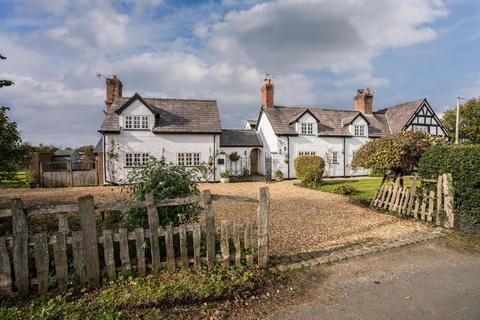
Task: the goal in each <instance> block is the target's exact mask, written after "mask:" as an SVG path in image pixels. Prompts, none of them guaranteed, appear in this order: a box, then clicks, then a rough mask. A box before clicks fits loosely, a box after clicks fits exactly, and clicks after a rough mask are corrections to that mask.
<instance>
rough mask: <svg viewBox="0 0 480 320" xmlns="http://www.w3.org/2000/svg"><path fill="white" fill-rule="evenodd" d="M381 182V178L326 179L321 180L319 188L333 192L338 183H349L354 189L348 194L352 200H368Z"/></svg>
mask: <svg viewBox="0 0 480 320" xmlns="http://www.w3.org/2000/svg"><path fill="white" fill-rule="evenodd" d="M381 182H382V178H372V179H358V180H352V179H342V180H327V181H324V182H323V183H324V184H323V185H322V186H321V187H320V190H322V191H327V192H331V193H333V190H334V189H335V188H336V187H338V186H340V185H350V186H352V187H353V188H354V189H355V192H354V193H353V194H352V195H351V196H350V197H351V198H352V200H365V201H369V200H371V199H372V198H373V196H374V195H375V191H376V190H377V187H378V186H379V185H380V183H381Z"/></svg>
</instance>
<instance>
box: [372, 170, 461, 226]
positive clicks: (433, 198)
mask: <svg viewBox="0 0 480 320" xmlns="http://www.w3.org/2000/svg"><path fill="white" fill-rule="evenodd" d="M401 179H403V177H398V178H396V179H395V180H394V181H393V185H388V184H386V183H385V184H383V185H381V186H380V187H379V188H378V189H377V191H376V193H375V196H374V197H373V199H372V202H371V203H370V205H371V206H372V207H375V208H379V209H385V210H388V211H394V212H398V213H400V214H402V215H404V216H412V217H413V218H414V219H416V220H418V219H420V220H423V221H428V222H434V223H435V224H436V225H443V226H444V227H446V228H453V227H454V214H453V192H452V188H451V186H452V182H451V181H452V176H451V174H443V175H441V176H439V177H438V179H437V180H428V179H421V178H418V177H412V178H411V179H412V182H411V187H410V188H408V187H404V186H401V184H400V180H401ZM418 182H421V184H422V186H423V187H422V188H420V192H419V190H418V189H419V188H417V183H418ZM428 184H430V185H435V184H436V186H435V187H434V188H427V187H425V186H426V185H428ZM434 189H436V190H434ZM433 220H435V221H433Z"/></svg>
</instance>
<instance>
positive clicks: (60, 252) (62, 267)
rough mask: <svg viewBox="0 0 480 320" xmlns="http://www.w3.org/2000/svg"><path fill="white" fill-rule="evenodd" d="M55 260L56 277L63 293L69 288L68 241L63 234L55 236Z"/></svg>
mask: <svg viewBox="0 0 480 320" xmlns="http://www.w3.org/2000/svg"><path fill="white" fill-rule="evenodd" d="M53 259H54V260H55V277H56V278H57V284H58V289H60V290H61V291H63V290H65V289H66V288H67V277H68V262H67V241H66V237H65V234H64V233H63V232H57V233H56V234H55V244H54V245H53ZM97 261H98V260H97Z"/></svg>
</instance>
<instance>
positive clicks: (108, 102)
mask: <svg viewBox="0 0 480 320" xmlns="http://www.w3.org/2000/svg"><path fill="white" fill-rule="evenodd" d="M105 85H106V97H105V106H106V109H107V113H113V111H114V110H113V107H112V104H113V100H114V99H115V98H118V97H121V96H122V89H123V84H122V81H120V79H118V78H117V76H116V75H113V76H112V77H111V78H107V79H106V80H105Z"/></svg>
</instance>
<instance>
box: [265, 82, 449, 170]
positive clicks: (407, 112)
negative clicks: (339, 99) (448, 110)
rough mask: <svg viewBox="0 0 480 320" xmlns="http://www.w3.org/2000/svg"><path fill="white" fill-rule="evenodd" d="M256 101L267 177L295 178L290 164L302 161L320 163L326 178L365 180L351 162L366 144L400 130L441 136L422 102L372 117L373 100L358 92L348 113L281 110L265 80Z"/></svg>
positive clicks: (435, 119)
mask: <svg viewBox="0 0 480 320" xmlns="http://www.w3.org/2000/svg"><path fill="white" fill-rule="evenodd" d="M261 101H262V106H261V109H260V113H259V116H258V123H257V125H256V131H257V133H258V135H259V136H260V138H261V141H262V142H263V149H262V150H263V153H264V154H265V160H264V167H263V168H262V169H263V171H262V173H264V174H265V175H267V176H270V175H271V174H272V173H273V172H275V171H276V170H281V171H282V172H283V174H284V177H286V178H287V179H289V178H295V168H294V164H293V160H294V159H295V158H296V157H298V156H301V155H317V156H320V157H322V158H323V159H324V160H325V162H326V168H325V175H327V176H332V177H343V176H358V175H366V174H367V173H368V172H367V171H366V170H363V169H356V168H352V166H351V162H352V159H353V155H354V154H355V152H356V151H357V150H358V149H359V148H360V147H361V146H362V145H363V144H365V143H366V142H368V141H369V140H370V139H374V138H379V137H381V136H383V135H386V134H389V133H394V132H399V131H405V130H422V131H426V132H429V133H431V134H433V135H440V136H445V135H446V131H445V128H444V127H443V125H442V124H441V122H440V120H439V119H438V117H437V116H436V114H435V112H434V111H433V109H432V107H431V106H430V105H429V103H428V101H427V100H426V99H422V100H418V101H414V102H408V103H403V104H399V105H395V106H392V107H388V108H385V109H382V110H378V111H373V94H372V93H371V92H370V90H369V89H367V90H358V92H357V95H356V96H355V97H354V107H353V108H352V109H353V110H340V109H327V108H317V107H284V106H278V105H275V104H274V87H273V84H272V83H271V81H270V79H266V80H265V85H264V86H263V88H262V91H261Z"/></svg>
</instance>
